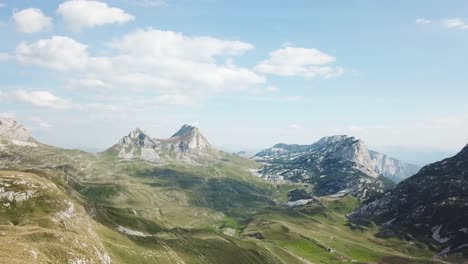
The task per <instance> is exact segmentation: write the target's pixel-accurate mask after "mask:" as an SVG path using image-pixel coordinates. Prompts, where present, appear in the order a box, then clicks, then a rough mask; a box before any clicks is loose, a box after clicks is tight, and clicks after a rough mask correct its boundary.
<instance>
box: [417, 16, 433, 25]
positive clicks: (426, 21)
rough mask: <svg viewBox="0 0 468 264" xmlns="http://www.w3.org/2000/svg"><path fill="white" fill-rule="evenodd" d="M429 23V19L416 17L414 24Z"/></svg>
mask: <svg viewBox="0 0 468 264" xmlns="http://www.w3.org/2000/svg"><path fill="white" fill-rule="evenodd" d="M430 23H431V20H429V19H427V18H418V19H416V24H420V25H427V24H430Z"/></svg>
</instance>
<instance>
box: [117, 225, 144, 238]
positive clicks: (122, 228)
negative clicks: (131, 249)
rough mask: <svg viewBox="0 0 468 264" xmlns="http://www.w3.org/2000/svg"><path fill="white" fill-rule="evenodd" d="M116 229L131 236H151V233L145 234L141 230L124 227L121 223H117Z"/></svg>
mask: <svg viewBox="0 0 468 264" xmlns="http://www.w3.org/2000/svg"><path fill="white" fill-rule="evenodd" d="M117 230H118V231H119V232H122V233H125V234H127V235H131V236H140V237H148V236H151V235H148V234H145V233H143V232H140V231H136V230H132V229H130V228H126V227H123V226H121V225H118V226H117Z"/></svg>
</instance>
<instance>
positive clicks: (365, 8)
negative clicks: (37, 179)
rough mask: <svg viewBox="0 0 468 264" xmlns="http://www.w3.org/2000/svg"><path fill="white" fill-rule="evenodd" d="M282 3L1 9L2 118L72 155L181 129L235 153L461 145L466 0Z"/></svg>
mask: <svg viewBox="0 0 468 264" xmlns="http://www.w3.org/2000/svg"><path fill="white" fill-rule="evenodd" d="M252 2H254V3H252ZM291 2H293V3H288V4H285V2H284V1H216V0H200V1H182V0H179V1H175V0H166V1H161V0H137V1H130V0H115V1H107V2H104V1H99V2H98V1H84V0H72V1H65V2H64V1H32V0H30V1H25V0H24V1H1V0H0V3H2V4H0V6H1V8H0V39H1V40H2V41H1V42H0V70H1V72H2V79H1V82H0V102H1V107H0V113H1V115H2V116H9V117H14V118H16V119H17V120H18V121H20V122H22V123H24V124H25V125H26V126H27V127H28V128H29V129H31V131H32V132H33V134H34V136H35V137H37V138H38V139H40V140H41V141H43V142H46V143H49V144H53V145H58V146H63V147H73V148H94V147H96V148H105V147H107V146H110V145H112V144H113V143H114V142H116V141H117V140H118V139H119V138H120V137H121V136H122V135H124V134H127V133H128V132H129V130H131V129H133V128H135V127H137V126H138V127H142V128H144V129H146V130H147V131H148V132H149V133H150V134H151V135H153V136H155V137H168V136H170V135H171V134H172V133H173V132H175V130H177V129H178V127H180V126H181V125H182V124H183V123H190V124H194V125H197V126H199V127H200V128H201V129H202V131H203V132H204V133H205V134H206V136H207V137H208V138H209V140H210V141H211V142H212V143H213V144H215V145H217V146H220V147H222V148H225V149H230V150H236V149H260V148H264V147H268V146H270V145H272V144H275V143H278V142H287V143H311V142H314V141H315V140H317V139H319V138H320V137H322V136H326V135H331V134H350V135H355V136H356V137H359V138H362V139H363V140H365V141H366V142H367V144H368V145H370V146H372V147H374V148H376V149H379V150H388V151H390V152H394V153H395V154H396V155H398V151H394V150H395V149H400V150H401V149H405V150H418V151H421V149H426V150H431V151H439V152H443V153H453V152H455V151H456V150H458V149H460V148H461V147H462V146H463V145H464V144H466V143H468V103H467V101H468V100H467V99H468V87H467V84H468V75H467V74H466V70H467V67H466V61H468V52H466V47H467V46H468V45H467V44H468V3H467V2H466V1H391V2H386V3H383V2H381V1H380V2H378V3H377V2H376V1H291ZM400 153H402V152H400ZM418 153H419V152H418ZM401 155H403V154H401Z"/></svg>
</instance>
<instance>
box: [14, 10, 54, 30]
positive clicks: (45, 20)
mask: <svg viewBox="0 0 468 264" xmlns="http://www.w3.org/2000/svg"><path fill="white" fill-rule="evenodd" d="M12 17H13V21H14V22H15V26H16V31H18V32H22V33H37V32H40V31H43V30H47V29H50V28H52V18H51V17H48V16H46V15H44V13H42V11H41V10H40V9H38V8H28V9H23V10H20V11H17V12H16V11H14V12H13V16H12Z"/></svg>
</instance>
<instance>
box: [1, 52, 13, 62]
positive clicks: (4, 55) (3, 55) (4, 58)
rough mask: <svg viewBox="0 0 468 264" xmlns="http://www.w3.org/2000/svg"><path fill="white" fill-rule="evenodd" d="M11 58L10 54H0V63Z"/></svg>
mask: <svg viewBox="0 0 468 264" xmlns="http://www.w3.org/2000/svg"><path fill="white" fill-rule="evenodd" d="M10 58H11V56H10V54H8V53H2V52H0V61H6V60H9V59H10Z"/></svg>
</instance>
